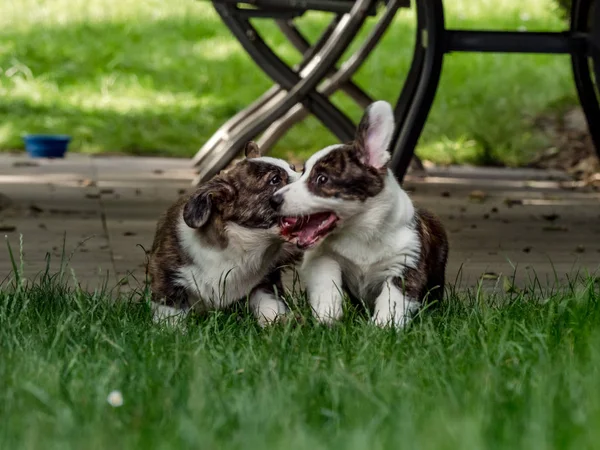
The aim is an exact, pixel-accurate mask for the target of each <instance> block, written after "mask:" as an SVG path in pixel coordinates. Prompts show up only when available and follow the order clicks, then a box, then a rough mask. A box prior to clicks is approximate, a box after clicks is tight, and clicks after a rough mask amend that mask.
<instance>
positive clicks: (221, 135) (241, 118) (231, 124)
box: [192, 15, 342, 166]
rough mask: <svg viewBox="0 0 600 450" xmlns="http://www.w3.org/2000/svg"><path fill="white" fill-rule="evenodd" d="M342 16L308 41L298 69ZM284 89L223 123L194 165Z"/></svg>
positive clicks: (276, 88)
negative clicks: (310, 43) (312, 41)
mask: <svg viewBox="0 0 600 450" xmlns="http://www.w3.org/2000/svg"><path fill="white" fill-rule="evenodd" d="M341 18H342V16H341V15H337V16H336V17H335V18H334V19H333V20H332V21H331V22H330V23H329V25H328V26H327V28H326V29H325V30H324V31H323V33H321V36H320V37H319V39H317V41H316V42H315V44H313V45H312V46H309V45H308V43H307V46H306V47H305V48H303V49H301V50H300V51H301V52H302V53H304V58H303V60H302V61H301V63H300V64H299V66H298V68H297V70H302V69H303V68H304V67H306V65H307V64H308V63H309V62H310V60H311V59H312V57H313V56H314V54H315V53H316V52H317V51H319V50H320V49H321V48H323V45H325V42H327V39H329V37H330V36H331V33H333V30H334V28H335V27H336V26H337V24H338V23H339V21H340V20H341ZM282 91H283V89H282V88H281V87H280V86H278V85H275V86H273V87H271V88H270V89H269V90H267V91H266V92H265V93H264V94H263V95H262V96H260V97H259V98H258V99H257V100H255V101H254V103H252V104H251V105H250V106H248V107H246V108H245V109H243V110H241V111H240V112H239V113H237V114H236V115H235V116H233V117H232V118H231V119H229V120H228V121H227V122H225V124H223V125H222V126H221V127H220V128H219V129H218V130H217V131H216V132H215V133H214V134H213V135H212V136H211V138H210V139H209V140H208V141H207V142H206V143H205V144H204V145H203V146H202V148H200V150H199V151H198V152H197V153H196V156H194V159H193V160H192V163H193V164H194V166H198V165H200V164H202V162H203V161H204V159H205V158H206V157H207V156H208V155H210V154H211V152H212V151H214V149H215V148H217V147H218V146H219V145H220V144H221V142H222V141H226V140H227V139H229V135H231V134H233V133H234V132H235V129H236V128H237V127H243V126H244V125H246V124H247V123H248V121H252V120H254V117H255V116H257V115H260V114H261V112H262V109H263V108H264V107H265V105H267V104H268V103H269V102H270V101H272V100H273V98H275V97H276V96H277V95H279V94H280V93H281V92H282Z"/></svg>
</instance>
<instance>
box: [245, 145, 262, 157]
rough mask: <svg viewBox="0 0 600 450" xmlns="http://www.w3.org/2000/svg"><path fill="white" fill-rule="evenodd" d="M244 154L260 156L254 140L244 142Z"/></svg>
mask: <svg viewBox="0 0 600 450" xmlns="http://www.w3.org/2000/svg"><path fill="white" fill-rule="evenodd" d="M244 155H245V156H246V158H258V157H260V150H259V149H258V145H256V142H253V141H249V142H248V143H246V146H245V147H244Z"/></svg>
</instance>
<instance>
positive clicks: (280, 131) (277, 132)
mask: <svg viewBox="0 0 600 450" xmlns="http://www.w3.org/2000/svg"><path fill="white" fill-rule="evenodd" d="M400 3H401V2H400V1H399V0H391V1H390V2H389V3H388V4H387V9H386V11H385V13H384V14H383V15H382V17H381V19H380V20H379V22H378V23H377V24H376V25H375V27H374V28H373V29H372V30H371V32H370V33H369V35H368V36H367V38H366V39H365V41H364V43H363V45H362V46H361V47H360V48H359V49H358V50H357V51H356V52H355V53H354V54H353V55H352V56H351V57H350V59H348V60H347V61H346V62H345V63H344V64H343V65H342V66H341V67H340V69H339V70H338V71H337V72H335V73H333V75H332V76H331V77H330V78H329V79H327V80H326V81H325V82H324V83H323V85H322V87H321V88H319V92H321V93H322V94H323V95H325V96H326V97H330V96H331V95H333V94H334V93H335V92H336V91H338V90H343V91H345V92H346V93H347V94H349V96H350V97H352V98H353V99H354V100H355V101H356V102H357V103H358V104H359V105H360V106H361V107H363V108H366V107H367V106H368V105H369V104H371V103H373V99H372V98H371V97H370V96H369V95H368V94H366V93H365V92H363V91H362V90H361V89H360V88H359V87H358V86H356V85H355V84H354V83H353V82H352V76H353V75H354V73H356V71H357V70H358V69H359V68H360V66H361V65H362V64H363V63H364V61H365V60H366V59H367V57H368V56H369V54H370V53H371V52H372V51H373V49H374V48H375V47H376V46H377V44H378V43H379V41H380V40H381V38H382V37H383V35H384V34H385V32H386V31H387V29H388V27H389V26H390V24H391V22H392V20H393V19H394V17H395V15H396V12H397V10H398V8H399V7H400ZM292 32H295V33H297V35H296V39H298V36H299V37H300V38H302V35H301V34H300V32H299V31H298V30H296V29H293V31H292V30H288V33H290V35H291V33H292ZM290 40H291V39H290ZM349 87H351V88H353V87H356V89H358V90H360V96H359V97H358V96H356V95H353V94H354V93H355V91H353V90H352V91H350V93H349V92H348V88H349ZM309 113H310V112H309V111H308V110H307V109H306V108H304V106H303V105H302V104H297V105H295V106H294V107H293V108H292V109H291V110H289V111H288V112H287V113H286V114H285V115H284V116H283V117H282V118H281V119H278V120H277V121H275V122H274V123H273V124H272V125H271V126H270V127H269V128H267V130H266V131H265V132H264V133H263V135H262V136H261V138H260V139H259V141H258V146H259V148H260V149H261V151H262V152H265V153H266V152H268V151H269V149H270V148H271V147H272V146H273V145H275V143H276V142H277V141H278V140H279V139H280V138H281V137H282V136H283V135H284V134H285V133H286V132H287V131H288V130H289V129H290V128H291V127H292V126H293V125H294V124H296V123H298V122H300V121H302V120H304V119H305V118H306V117H307V116H308V115H309Z"/></svg>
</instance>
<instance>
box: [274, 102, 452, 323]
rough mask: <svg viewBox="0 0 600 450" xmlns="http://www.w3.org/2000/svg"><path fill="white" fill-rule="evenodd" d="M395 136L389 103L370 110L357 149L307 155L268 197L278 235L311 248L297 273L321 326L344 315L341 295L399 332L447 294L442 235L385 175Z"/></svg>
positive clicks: (329, 149) (436, 224) (389, 174)
mask: <svg viewBox="0 0 600 450" xmlns="http://www.w3.org/2000/svg"><path fill="white" fill-rule="evenodd" d="M393 131H394V117H393V112H392V108H391V106H390V105H389V103H386V102H375V103H373V104H372V105H370V106H369V107H368V108H367V110H366V112H365V114H364V116H363V118H362V120H361V122H360V125H359V127H358V131H357V136H356V139H355V141H354V142H351V143H349V144H345V145H332V146H330V147H327V148H324V149H323V150H320V151H318V152H317V153H315V154H314V155H312V156H311V157H310V158H309V159H308V161H307V162H306V165H305V167H304V171H303V173H302V176H301V177H300V178H299V179H298V180H297V181H296V182H294V183H292V184H290V185H288V186H285V187H283V188H282V189H280V190H278V191H277V193H276V194H275V195H274V197H273V204H274V207H276V208H278V210H279V213H280V214H281V216H282V220H281V224H282V225H281V228H282V234H284V235H285V236H287V238H288V239H290V240H291V241H293V242H295V243H296V244H297V245H298V247H300V248H302V249H307V251H306V253H305V255H304V261H303V264H302V268H301V271H300V275H301V278H303V281H304V282H305V284H306V287H307V290H308V297H309V301H310V304H311V306H312V308H313V311H314V313H315V315H316V317H317V319H318V320H319V321H321V322H325V323H329V322H331V321H333V320H336V319H338V318H339V317H340V316H341V314H342V289H346V290H347V291H348V292H349V294H350V295H351V296H352V297H353V298H355V299H360V300H361V301H364V302H365V303H366V304H367V305H369V306H370V307H371V309H372V310H373V313H374V315H373V320H374V322H375V323H377V324H378V325H386V324H391V325H395V326H403V325H404V324H405V323H407V321H408V320H409V318H410V316H411V314H413V313H414V312H416V311H417V310H418V308H419V307H420V306H421V305H422V304H423V303H424V302H425V301H426V300H441V298H442V296H443V289H444V278H445V267H446V261H447V258H448V240H447V237H446V233H445V231H444V228H443V226H442V224H441V223H440V222H439V221H438V219H437V218H436V217H435V216H433V215H432V214H431V213H429V212H426V211H422V210H417V209H415V207H414V206H413V203H412V201H411V199H410V198H409V196H408V195H407V194H406V192H405V191H404V190H403V189H402V188H401V187H400V185H399V184H398V182H397V180H396V178H395V177H394V175H393V173H392V171H391V170H389V169H388V168H387V163H388V161H389V159H390V154H389V152H388V147H389V145H390V141H391V138H392V133H393Z"/></svg>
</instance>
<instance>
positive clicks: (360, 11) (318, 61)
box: [195, 0, 372, 182]
mask: <svg viewBox="0 0 600 450" xmlns="http://www.w3.org/2000/svg"><path fill="white" fill-rule="evenodd" d="M371 4H372V1H371V0H358V1H356V2H355V3H354V6H353V8H352V11H351V12H350V13H349V14H348V15H346V16H345V17H344V20H343V21H341V22H340V24H339V25H338V27H337V28H336V30H335V31H334V32H333V34H332V36H331V38H330V39H329V40H328V42H327V44H325V46H324V47H323V49H322V50H321V51H320V52H319V53H318V54H317V55H315V58H313V59H312V60H311V62H310V63H309V64H308V65H307V67H306V68H305V69H304V70H303V71H302V72H301V73H300V74H296V73H294V72H293V71H292V70H291V69H290V68H289V67H288V66H287V65H286V64H285V63H284V62H283V61H282V60H281V59H280V58H279V57H277V55H275V54H274V53H273V51H272V50H271V49H270V48H269V47H268V46H267V45H266V43H265V42H264V41H263V39H262V38H261V37H260V35H259V34H258V33H257V32H256V30H255V29H254V28H253V27H252V25H251V24H250V23H249V22H248V21H247V20H243V19H241V18H239V17H237V15H236V14H235V10H236V8H235V7H231V6H227V5H225V4H223V3H219V2H217V1H215V2H214V7H215V9H216V10H217V12H218V13H219V15H220V16H221V19H222V20H223V22H225V24H226V25H227V26H228V27H229V29H230V30H231V32H232V33H233V34H234V36H235V37H236V38H237V39H238V41H239V42H240V43H241V44H242V46H243V47H244V49H245V50H246V51H247V52H248V54H249V55H250V57H252V58H253V59H254V61H255V62H256V63H257V64H258V65H259V67H261V68H262V69H263V71H265V72H266V73H267V75H269V76H270V77H271V78H272V79H273V80H274V81H275V82H277V83H278V84H279V85H281V86H282V88H284V89H285V90H287V91H288V92H287V93H286V94H285V96H284V97H283V98H282V99H281V100H280V101H278V102H277V104H276V105H273V107H272V108H270V109H269V110H268V111H266V113H265V114H264V115H262V116H261V117H260V118H257V120H256V121H254V122H253V123H250V124H248V126H246V127H244V128H243V129H240V130H239V131H238V132H236V135H235V136H234V137H232V138H231V140H229V142H228V145H227V146H226V147H223V146H221V148H219V149H216V151H214V152H212V153H213V155H212V157H211V158H210V159H208V160H206V161H205V162H204V163H203V164H202V165H201V167H200V168H199V173H198V177H197V178H196V180H195V181H196V182H201V181H203V180H206V179H208V178H210V177H211V176H213V175H214V174H216V173H218V172H219V171H220V170H221V169H223V168H224V167H226V166H227V165H228V164H229V163H230V162H231V160H232V159H233V158H235V156H236V155H237V154H238V153H239V150H240V149H241V146H242V145H243V144H244V142H246V141H247V140H249V139H252V138H254V137H255V136H256V135H257V134H259V133H260V132H262V131H263V130H264V129H265V128H266V127H268V126H269V125H270V124H271V123H272V122H273V121H275V120H277V119H278V118H279V117H281V116H282V115H283V114H285V112H286V111H287V110H289V109H290V108H291V107H292V106H293V105H294V104H296V103H298V102H302V103H303V104H304V105H305V106H306V107H307V108H309V109H310V110H311V112H312V113H313V114H314V115H315V116H316V117H317V118H318V119H319V120H321V121H322V122H323V124H324V125H325V126H327V128H329V129H330V130H331V131H332V132H333V133H334V134H335V135H336V136H337V137H338V138H339V139H340V140H343V141H346V140H349V139H351V138H352V137H353V135H354V124H353V123H352V121H350V119H348V118H347V117H346V115H345V114H344V113H342V112H341V111H340V110H339V109H338V108H337V107H335V106H334V105H333V104H332V103H331V102H329V101H328V100H327V99H326V98H325V97H324V96H322V95H321V94H319V93H318V92H316V90H315V88H316V86H317V85H318V83H319V82H320V81H321V80H322V78H323V77H324V76H325V75H326V74H327V72H328V71H329V70H331V67H332V66H333V65H335V63H336V62H337V60H338V59H339V57H341V55H342V53H343V51H344V50H345V49H346V48H347V45H348V44H349V43H350V42H351V41H352V39H353V38H354V37H355V35H356V33H357V32H358V30H359V29H360V26H361V25H362V24H363V23H364V21H365V19H366V17H367V10H368V7H369V6H370V5H371Z"/></svg>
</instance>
